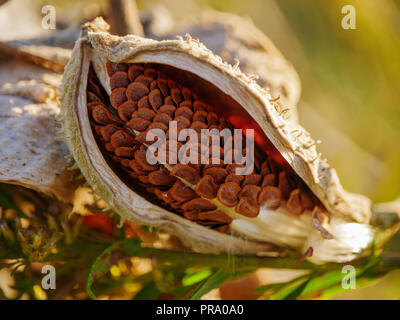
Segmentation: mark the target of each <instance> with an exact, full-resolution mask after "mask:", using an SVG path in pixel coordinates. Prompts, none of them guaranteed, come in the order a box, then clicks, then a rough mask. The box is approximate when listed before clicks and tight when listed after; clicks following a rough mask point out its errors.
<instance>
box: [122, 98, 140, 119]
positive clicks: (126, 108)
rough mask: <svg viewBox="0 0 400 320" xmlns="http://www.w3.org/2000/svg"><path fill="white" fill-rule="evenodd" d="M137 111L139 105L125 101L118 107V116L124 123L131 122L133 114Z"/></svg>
mask: <svg viewBox="0 0 400 320" xmlns="http://www.w3.org/2000/svg"><path fill="white" fill-rule="evenodd" d="M136 110H137V103H136V102H135V101H125V102H124V103H123V104H121V105H120V106H119V107H118V115H119V117H120V118H121V119H122V120H124V121H129V120H130V119H131V117H132V113H134V112H135V111H136Z"/></svg>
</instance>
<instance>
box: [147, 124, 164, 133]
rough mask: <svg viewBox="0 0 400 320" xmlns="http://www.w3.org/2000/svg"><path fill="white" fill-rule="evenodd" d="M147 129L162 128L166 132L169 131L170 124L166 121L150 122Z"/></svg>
mask: <svg viewBox="0 0 400 320" xmlns="http://www.w3.org/2000/svg"><path fill="white" fill-rule="evenodd" d="M147 129H148V130H151V129H161V130H162V131H164V132H167V131H168V126H166V125H165V124H164V123H162V122H153V123H152V124H150V125H149V126H148V127H147Z"/></svg>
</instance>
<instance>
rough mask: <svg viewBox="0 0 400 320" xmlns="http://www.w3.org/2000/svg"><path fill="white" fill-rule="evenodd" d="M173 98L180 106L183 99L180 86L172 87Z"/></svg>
mask: <svg viewBox="0 0 400 320" xmlns="http://www.w3.org/2000/svg"><path fill="white" fill-rule="evenodd" d="M171 98H172V101H174V103H175V105H177V106H179V104H180V103H181V102H182V100H183V99H182V95H181V92H180V90H179V89H178V88H171Z"/></svg>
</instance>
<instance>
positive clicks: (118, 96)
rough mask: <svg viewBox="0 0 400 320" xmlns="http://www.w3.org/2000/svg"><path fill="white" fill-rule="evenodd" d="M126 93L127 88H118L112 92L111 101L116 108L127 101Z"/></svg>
mask: <svg viewBox="0 0 400 320" xmlns="http://www.w3.org/2000/svg"><path fill="white" fill-rule="evenodd" d="M125 93H126V89H125V88H117V89H114V90H113V91H112V92H111V95H110V103H111V105H112V106H113V107H114V108H115V109H118V107H119V106H120V105H121V104H123V103H124V102H125V101H126V94H125Z"/></svg>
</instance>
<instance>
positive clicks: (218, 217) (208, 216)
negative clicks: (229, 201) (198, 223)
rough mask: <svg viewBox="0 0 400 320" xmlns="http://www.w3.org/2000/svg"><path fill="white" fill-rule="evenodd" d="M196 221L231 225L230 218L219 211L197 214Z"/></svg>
mask: <svg viewBox="0 0 400 320" xmlns="http://www.w3.org/2000/svg"><path fill="white" fill-rule="evenodd" d="M198 219H200V220H209V221H215V222H218V223H231V222H232V218H231V217H230V216H228V215H227V214H226V213H224V212H223V211H221V210H212V211H202V212H199V215H198Z"/></svg>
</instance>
